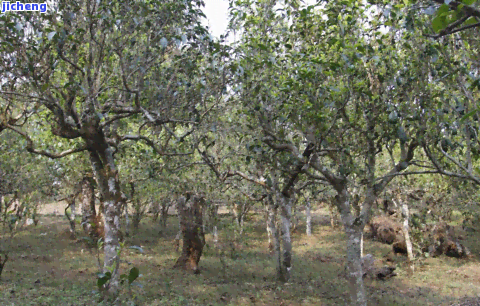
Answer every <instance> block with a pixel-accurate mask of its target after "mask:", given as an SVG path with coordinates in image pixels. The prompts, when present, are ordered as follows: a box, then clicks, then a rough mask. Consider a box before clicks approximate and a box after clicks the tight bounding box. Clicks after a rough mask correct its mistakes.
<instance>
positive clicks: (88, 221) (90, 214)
mask: <svg viewBox="0 0 480 306" xmlns="http://www.w3.org/2000/svg"><path fill="white" fill-rule="evenodd" d="M81 190H82V191H81V192H82V195H81V202H82V226H83V230H84V231H85V233H86V234H87V235H88V236H89V237H90V238H92V239H93V240H94V241H95V242H96V241H97V240H98V238H100V237H103V232H104V229H103V225H102V224H101V223H100V222H99V218H98V217H97V212H96V209H95V189H94V187H93V182H92V178H91V177H88V176H84V177H83V180H82V182H81Z"/></svg>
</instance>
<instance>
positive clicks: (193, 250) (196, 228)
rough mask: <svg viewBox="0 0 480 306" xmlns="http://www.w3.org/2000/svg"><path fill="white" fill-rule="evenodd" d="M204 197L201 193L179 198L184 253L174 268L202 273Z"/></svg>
mask: <svg viewBox="0 0 480 306" xmlns="http://www.w3.org/2000/svg"><path fill="white" fill-rule="evenodd" d="M202 204H203V198H202V197H201V196H199V195H195V196H191V197H190V196H188V195H187V199H185V198H184V197H181V198H180V199H179V200H178V210H179V212H180V214H181V219H180V225H181V230H182V236H183V246H182V254H181V255H180V257H179V258H178V260H177V262H176V263H175V265H174V268H179V269H184V270H187V271H192V272H193V273H195V274H197V273H200V269H199V267H198V263H199V262H200V257H201V256H202V251H203V246H204V241H205V237H204V233H203V226H202V216H203V214H202V208H203V207H202Z"/></svg>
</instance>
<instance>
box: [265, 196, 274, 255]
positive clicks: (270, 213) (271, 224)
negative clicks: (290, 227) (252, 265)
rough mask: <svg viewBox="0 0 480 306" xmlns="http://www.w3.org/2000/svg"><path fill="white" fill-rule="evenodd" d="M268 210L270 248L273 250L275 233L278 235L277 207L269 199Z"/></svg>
mask: <svg viewBox="0 0 480 306" xmlns="http://www.w3.org/2000/svg"><path fill="white" fill-rule="evenodd" d="M266 210H267V216H266V217H267V218H266V221H267V235H268V250H269V251H273V250H274V248H275V235H276V228H275V223H276V220H275V219H276V218H275V216H276V209H275V207H274V204H273V203H272V201H268V203H267V204H266Z"/></svg>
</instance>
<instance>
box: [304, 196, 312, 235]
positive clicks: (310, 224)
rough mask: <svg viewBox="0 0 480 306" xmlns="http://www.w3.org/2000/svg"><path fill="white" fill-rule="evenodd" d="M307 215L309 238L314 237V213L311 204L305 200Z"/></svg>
mask: <svg viewBox="0 0 480 306" xmlns="http://www.w3.org/2000/svg"><path fill="white" fill-rule="evenodd" d="M305 214H306V215H307V222H306V223H307V236H311V235H312V212H311V204H310V201H309V200H308V199H306V200H305Z"/></svg>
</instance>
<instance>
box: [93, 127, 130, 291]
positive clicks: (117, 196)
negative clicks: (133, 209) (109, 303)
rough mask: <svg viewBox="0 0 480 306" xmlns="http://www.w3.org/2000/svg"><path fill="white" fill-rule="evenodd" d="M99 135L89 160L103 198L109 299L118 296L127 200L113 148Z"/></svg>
mask: <svg viewBox="0 0 480 306" xmlns="http://www.w3.org/2000/svg"><path fill="white" fill-rule="evenodd" d="M97 136H99V137H98V139H97V142H96V143H95V145H93V144H92V147H95V148H99V149H98V150H91V151H90V162H91V164H92V168H93V171H94V174H95V179H96V181H97V185H98V188H99V190H100V194H101V196H102V200H103V203H102V204H103V210H104V211H103V215H104V229H105V242H104V245H103V246H104V253H105V256H104V261H103V269H104V272H108V271H110V270H112V269H113V273H112V274H111V278H110V280H109V282H108V283H107V285H106V286H105V291H104V292H105V295H106V296H107V297H108V298H114V297H116V296H117V295H118V290H119V283H120V282H119V275H120V273H119V268H120V240H121V239H122V235H121V232H120V214H121V211H122V208H123V203H124V202H125V201H126V199H125V196H124V194H123V193H122V192H121V190H120V181H119V179H118V172H117V170H116V168H115V162H114V159H113V154H112V149H111V148H110V147H109V146H108V144H106V141H105V138H104V137H100V136H103V135H97ZM102 140H103V141H104V142H103V143H102Z"/></svg>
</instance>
